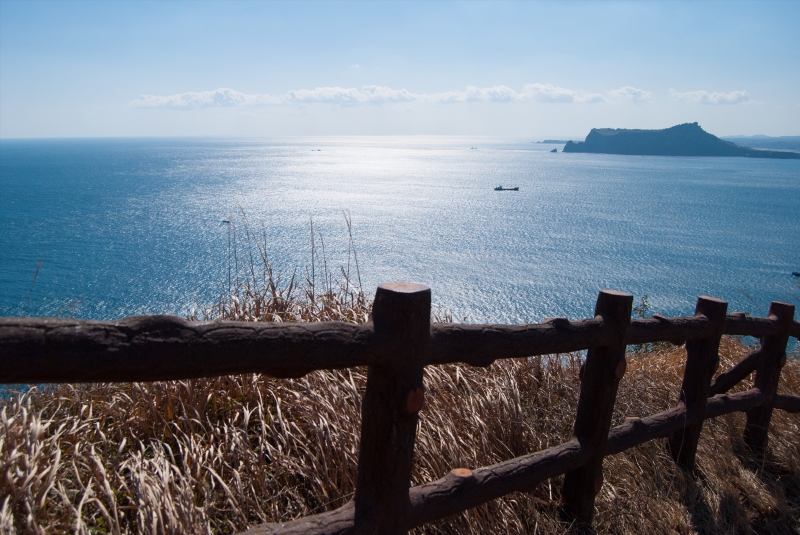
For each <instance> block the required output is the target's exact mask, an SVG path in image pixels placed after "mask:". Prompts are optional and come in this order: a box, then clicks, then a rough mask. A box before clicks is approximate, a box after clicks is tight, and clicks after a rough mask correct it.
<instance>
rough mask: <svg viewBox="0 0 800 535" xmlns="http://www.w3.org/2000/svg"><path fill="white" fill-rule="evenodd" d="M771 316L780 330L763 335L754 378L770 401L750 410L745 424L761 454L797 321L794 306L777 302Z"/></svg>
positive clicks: (746, 436)
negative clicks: (790, 330)
mask: <svg viewBox="0 0 800 535" xmlns="http://www.w3.org/2000/svg"><path fill="white" fill-rule="evenodd" d="M769 316H770V317H772V318H774V319H775V322H776V324H777V325H778V327H779V329H778V332H777V333H775V334H772V335H768V336H764V337H762V339H761V358H760V359H759V361H758V366H757V367H756V376H755V378H754V379H753V387H754V388H757V389H759V390H761V391H762V392H763V393H764V394H765V395H766V396H767V400H766V401H765V402H764V403H762V404H761V405H759V406H758V407H754V408H752V409H750V410H749V411H747V422H746V423H745V426H744V442H745V444H747V446H748V447H749V448H750V449H751V450H752V452H753V453H754V454H755V455H757V456H761V455H763V454H764V452H765V451H766V448H767V440H768V438H769V422H770V420H771V419H772V409H773V406H774V398H775V394H777V392H778V381H779V380H780V377H781V368H782V367H783V365H784V363H785V362H786V345H787V343H788V342H789V329H790V328H791V326H792V322H793V321H794V305H789V304H786V303H779V302H777V301H773V303H772V304H771V305H770V307H769Z"/></svg>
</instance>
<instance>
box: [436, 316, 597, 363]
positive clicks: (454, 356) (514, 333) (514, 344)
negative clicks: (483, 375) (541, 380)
mask: <svg viewBox="0 0 800 535" xmlns="http://www.w3.org/2000/svg"><path fill="white" fill-rule="evenodd" d="M610 336H612V333H611V332H610V331H609V330H608V329H607V328H606V327H605V326H604V324H603V320H602V318H600V317H597V318H592V319H586V320H580V321H573V322H570V321H568V320H567V319H566V318H556V319H552V320H546V321H545V322H543V323H536V324H529V325H466V324H438V325H433V326H432V328H431V344H430V354H429V356H428V359H427V362H426V363H427V364H429V365H430V364H434V365H436V364H448V363H453V362H463V363H466V364H472V365H474V366H488V365H490V364H491V363H492V362H494V361H495V360H497V359H508V358H519V357H529V356H535V355H548V354H554V353H569V352H571V351H580V350H583V349H587V348H589V347H592V346H595V345H603V344H605V343H607V342H608V339H609V337H610Z"/></svg>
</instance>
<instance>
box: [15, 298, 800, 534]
mask: <svg viewBox="0 0 800 535" xmlns="http://www.w3.org/2000/svg"><path fill="white" fill-rule="evenodd" d="M632 302H633V296H632V295H630V294H627V293H622V292H615V291H602V292H600V295H599V296H598V298H597V305H596V308H595V315H594V317H593V318H590V319H585V320H579V321H572V322H571V321H568V320H567V319H566V318H554V319H549V320H545V321H544V322H543V323H539V324H531V325H458V324H434V325H431V322H430V310H431V292H430V290H429V289H428V288H427V287H425V286H421V285H417V284H408V283H392V284H384V285H381V286H380V287H378V290H377V292H376V294H375V301H374V304H373V310H372V322H371V323H368V324H365V325H351V324H345V323H338V322H325V323H294V324H276V323H242V322H190V321H186V320H183V319H180V318H177V317H174V316H140V317H133V318H127V319H123V320H120V321H114V322H102V321H79V320H70V319H58V318H44V319H42V318H0V383H16V384H18V383H63V382H95V381H124V382H128V381H157V380H169V379H188V378H194V377H207V376H214V375H224V374H234V373H263V374H267V375H271V376H273V377H300V376H302V375H304V374H306V373H308V372H311V371H313V370H324V369H340V368H347V367H351V366H368V374H367V386H366V392H365V393H364V398H363V402H362V424H361V446H360V451H359V457H358V475H357V479H356V490H355V495H354V498H353V499H352V500H351V501H350V502H348V503H347V504H346V505H344V506H342V507H340V508H339V509H336V510H334V511H330V512H327V513H322V514H318V515H314V516H309V517H305V518H301V519H299V520H296V521H293V522H288V523H285V524H264V525H260V526H256V527H254V528H252V529H250V530H249V531H248V532H247V533H248V534H253V535H254V534H267V533H271V534H289V533H297V534H300V533H303V534H345V533H348V534H350V533H359V534H360V533H369V534H373V533H375V534H398V533H406V532H407V531H408V530H409V529H411V528H413V527H415V526H420V525H422V524H425V523H426V522H432V521H434V520H438V519H441V518H444V517H447V516H449V515H453V514H456V513H459V512H461V511H464V510H466V509H469V508H472V507H476V506H478V505H480V504H483V503H486V502H488V501H490V500H493V499H495V498H499V497H501V496H504V495H506V494H508V493H510V492H517V491H531V490H533V489H534V488H535V487H536V486H537V485H539V484H540V483H542V482H543V481H545V480H547V479H548V478H552V477H556V476H559V475H561V474H565V478H564V484H563V490H562V496H561V500H562V510H563V513H564V516H565V518H566V519H568V520H570V519H571V520H575V521H576V525H587V524H590V523H591V521H592V515H593V510H594V500H595V495H596V494H597V493H598V492H599V491H600V488H601V486H602V484H603V474H602V463H603V457H604V456H606V455H613V454H615V453H619V452H622V451H624V450H627V449H628V448H632V447H634V446H636V445H638V444H642V443H643V442H647V441H649V440H653V439H656V438H659V437H665V438H667V446H668V447H669V450H670V452H671V453H672V456H673V458H674V459H675V461H676V462H677V463H678V464H679V465H680V466H682V467H683V468H685V469H687V470H691V469H692V467H693V464H694V458H695V453H696V451H697V441H698V438H699V436H700V431H701V428H702V425H703V421H704V420H705V419H707V418H713V417H716V416H720V415H723V414H728V413H731V412H736V411H744V412H746V413H747V423H746V425H745V428H744V440H745V442H746V444H747V445H748V446H749V447H750V449H751V451H752V452H753V454H754V455H756V456H758V455H762V454H763V453H764V451H765V448H766V445H767V436H768V428H769V422H770V418H771V415H772V411H773V409H781V410H785V411H789V412H800V397H798V396H789V395H784V394H778V393H777V388H778V379H779V377H780V373H781V368H782V367H783V365H784V364H785V363H786V346H787V342H788V339H789V336H792V337H794V338H798V337H800V323H798V322H797V321H794V306H792V305H787V304H784V303H778V302H773V303H772V305H771V306H770V309H769V315H768V316H767V317H766V318H754V317H750V316H747V315H745V314H726V313H727V303H725V302H724V301H720V300H717V299H714V298H711V297H700V298H699V299H698V301H697V308H696V310H695V314H694V315H693V316H686V317H675V318H665V317H663V316H659V315H655V316H653V318H648V319H636V320H633V321H631V305H632ZM723 334H731V335H749V336H754V337H757V338H760V339H761V345H760V348H759V349H758V350H756V351H754V352H753V353H751V354H750V355H749V356H747V357H746V358H744V359H743V360H742V361H741V362H739V363H738V364H737V365H736V366H734V367H733V368H732V369H730V370H727V371H725V372H724V373H721V374H720V375H718V376H717V378H716V380H714V381H713V383H712V378H713V377H714V374H715V372H716V369H717V366H718V363H719V357H718V349H719V343H720V338H721V337H722V335H723ZM661 341H668V342H674V343H684V342H685V343H686V352H687V361H686V371H685V374H684V377H683V384H682V386H681V389H680V391H679V392H676V396H677V397H678V403H677V406H676V407H675V408H673V409H670V410H668V411H665V412H662V413H659V414H654V415H652V416H647V417H645V418H635V419H629V420H626V421H625V423H623V424H621V425H618V426H616V427H614V428H611V416H612V411H613V408H614V402H615V398H616V394H617V385H618V384H619V381H620V379H621V378H622V376H623V375H624V374H625V369H626V361H625V351H626V346H627V345H629V344H643V343H652V342H661ZM584 349H586V350H588V351H587V355H586V360H585V362H584V364H583V366H582V367H581V391H580V400H579V402H578V410H577V414H576V416H575V424H574V430H573V436H572V439H571V440H570V441H569V442H566V443H564V444H561V445H558V446H555V447H552V448H548V449H546V450H542V451H538V452H536V453H531V454H528V455H523V456H521V457H517V458H514V459H510V460H508V461H504V462H501V463H497V464H494V465H492V466H485V467H482V468H474V469H468V468H455V469H454V470H452V471H451V472H450V473H449V474H447V475H446V476H445V477H443V478H442V479H439V480H438V481H432V482H430V483H425V484H423V485H419V486H416V487H413V488H410V483H409V481H410V475H411V464H412V456H413V453H414V441H415V438H416V429H417V413H418V412H419V410H420V409H421V408H422V406H423V404H424V401H425V387H424V385H423V369H424V368H425V366H434V365H440V364H447V363H454V362H463V363H467V364H471V365H475V366H488V365H489V364H491V363H492V362H494V361H495V360H496V359H507V358H524V357H529V356H534V355H545V354H553V353H567V352H571V351H579V350H584ZM753 371H755V378H754V381H753V387H752V388H751V389H749V390H747V391H745V392H741V393H737V394H730V395H728V394H726V392H728V391H729V390H730V389H731V388H732V387H733V386H735V385H736V384H737V383H739V382H740V381H742V380H743V379H745V378H746V377H747V376H748V375H749V374H750V373H751V372H753Z"/></svg>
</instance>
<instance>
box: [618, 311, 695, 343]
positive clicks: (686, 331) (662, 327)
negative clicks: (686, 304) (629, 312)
mask: <svg viewBox="0 0 800 535" xmlns="http://www.w3.org/2000/svg"><path fill="white" fill-rule="evenodd" d="M708 330H709V323H708V319H707V318H706V317H705V316H678V317H675V318H665V317H664V316H658V315H656V316H653V317H652V318H639V319H635V320H633V321H631V324H630V326H629V327H628V337H627V339H626V342H627V343H628V344H630V345H632V344H646V343H652V342H673V343H675V344H682V343H684V342H685V341H687V340H693V339H696V338H704V337H706V336H707V335H708Z"/></svg>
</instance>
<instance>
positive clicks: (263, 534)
mask: <svg viewBox="0 0 800 535" xmlns="http://www.w3.org/2000/svg"><path fill="white" fill-rule="evenodd" d="M363 533H364V530H360V531H359V530H358V529H356V522H355V507H354V505H353V502H352V501H349V502H347V503H346V504H345V505H343V506H342V507H339V508H338V509H334V510H333V511H328V512H326V513H320V514H318V515H310V516H304V517H303V518H299V519H297V520H293V521H291V522H284V523H280V524H259V525H257V526H253V527H252V528H250V529H248V530H247V531H244V532H242V533H241V534H240V535H361V534H363Z"/></svg>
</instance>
